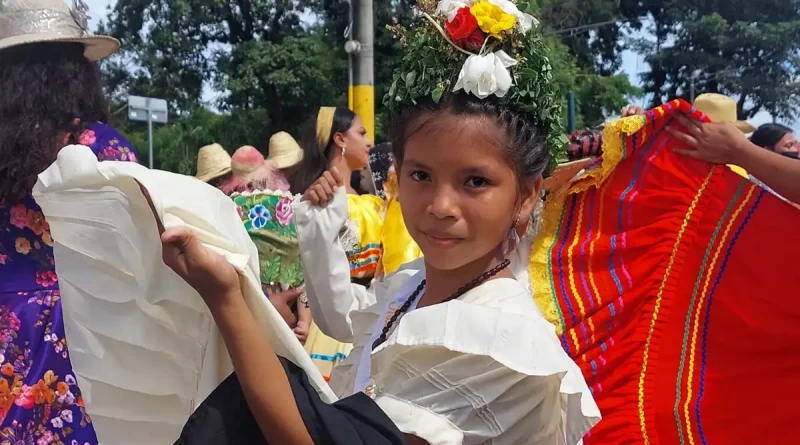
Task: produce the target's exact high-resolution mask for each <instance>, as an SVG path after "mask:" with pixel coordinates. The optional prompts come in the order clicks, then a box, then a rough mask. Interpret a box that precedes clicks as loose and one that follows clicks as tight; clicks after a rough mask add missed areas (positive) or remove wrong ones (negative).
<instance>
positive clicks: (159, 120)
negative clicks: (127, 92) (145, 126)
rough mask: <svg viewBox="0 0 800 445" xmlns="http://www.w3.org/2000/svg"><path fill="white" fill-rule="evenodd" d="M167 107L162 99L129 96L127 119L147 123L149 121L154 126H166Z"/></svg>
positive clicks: (167, 118)
mask: <svg viewBox="0 0 800 445" xmlns="http://www.w3.org/2000/svg"><path fill="white" fill-rule="evenodd" d="M168 110H169V107H168V106H167V101H166V100H164V99H155V98H152V97H140V96H129V97H128V118H129V119H130V120H132V121H138V122H147V121H148V112H149V114H150V119H151V120H152V121H153V123H156V124H166V123H167V121H168V120H169V111H168Z"/></svg>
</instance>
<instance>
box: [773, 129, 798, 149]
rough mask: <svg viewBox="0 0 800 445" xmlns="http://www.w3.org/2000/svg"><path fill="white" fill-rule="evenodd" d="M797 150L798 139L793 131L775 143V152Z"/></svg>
mask: <svg viewBox="0 0 800 445" xmlns="http://www.w3.org/2000/svg"><path fill="white" fill-rule="evenodd" d="M796 151H797V141H796V140H795V138H794V134H793V133H786V135H785V136H783V138H781V140H780V141H778V143H777V144H775V152H776V153H779V154H784V153H792V152H796Z"/></svg>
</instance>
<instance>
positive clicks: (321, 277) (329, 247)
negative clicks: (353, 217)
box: [293, 188, 375, 343]
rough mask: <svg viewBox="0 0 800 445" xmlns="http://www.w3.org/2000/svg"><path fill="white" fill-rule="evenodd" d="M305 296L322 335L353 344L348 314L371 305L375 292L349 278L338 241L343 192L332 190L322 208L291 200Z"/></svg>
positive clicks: (343, 215)
mask: <svg viewBox="0 0 800 445" xmlns="http://www.w3.org/2000/svg"><path fill="white" fill-rule="evenodd" d="M293 207H294V213H295V224H296V225H297V239H298V241H299V244H300V258H301V259H302V261H303V277H304V279H305V289H306V295H307V296H308V301H309V303H310V306H311V314H312V315H313V317H314V322H315V323H316V324H317V326H319V328H320V330H321V331H322V332H323V333H325V335H327V336H329V337H331V338H334V339H336V340H338V341H340V342H344V343H353V327H352V319H351V314H352V313H353V312H354V311H358V310H363V309H365V308H367V307H369V306H371V305H373V304H375V295H374V293H372V292H369V291H368V290H367V289H366V288H365V287H364V286H360V285H357V284H353V283H351V281H350V264H349V263H348V261H347V255H346V254H345V251H344V248H343V247H342V244H341V242H340V241H339V233H340V231H341V229H342V227H344V224H345V222H346V221H347V217H348V213H347V194H346V191H345V189H344V188H341V189H339V191H338V192H336V193H335V195H334V198H333V200H332V201H331V202H330V203H329V204H328V205H327V206H325V207H318V206H313V205H311V204H310V203H308V202H305V201H301V198H298V199H296V200H295V202H294V203H293Z"/></svg>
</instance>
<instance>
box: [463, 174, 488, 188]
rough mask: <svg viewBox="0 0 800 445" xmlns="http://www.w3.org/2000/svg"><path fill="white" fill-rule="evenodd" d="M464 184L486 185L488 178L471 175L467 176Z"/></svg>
mask: <svg viewBox="0 0 800 445" xmlns="http://www.w3.org/2000/svg"><path fill="white" fill-rule="evenodd" d="M465 185H466V186H467V187H471V188H481V187H486V186H487V185H489V180H488V179H486V178H482V177H480V176H472V177H470V178H467V182H466V183H465Z"/></svg>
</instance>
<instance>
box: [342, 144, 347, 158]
mask: <svg viewBox="0 0 800 445" xmlns="http://www.w3.org/2000/svg"><path fill="white" fill-rule="evenodd" d="M346 151H347V149H346V147H345V146H344V145H342V157H344V154H345V152H346Z"/></svg>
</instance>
